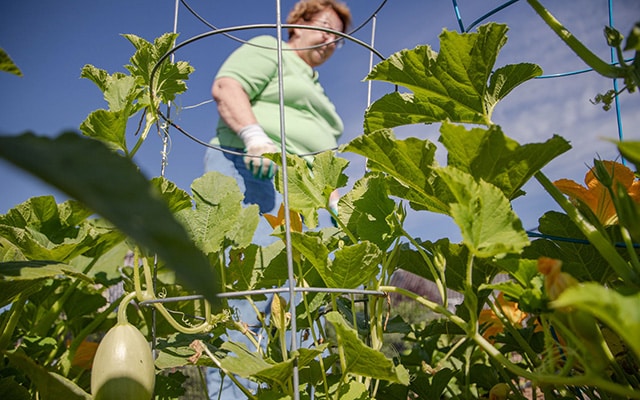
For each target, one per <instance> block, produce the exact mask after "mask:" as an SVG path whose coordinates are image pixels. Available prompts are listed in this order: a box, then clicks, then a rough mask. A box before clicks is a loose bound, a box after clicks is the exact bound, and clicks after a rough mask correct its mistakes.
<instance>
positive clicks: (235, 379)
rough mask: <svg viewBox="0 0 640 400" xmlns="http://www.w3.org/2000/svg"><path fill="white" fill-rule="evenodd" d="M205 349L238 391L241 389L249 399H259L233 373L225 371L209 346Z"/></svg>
mask: <svg viewBox="0 0 640 400" xmlns="http://www.w3.org/2000/svg"><path fill="white" fill-rule="evenodd" d="M203 347H204V352H205V353H207V355H208V356H209V358H210V359H211V361H213V363H214V364H215V365H216V366H217V367H218V368H219V369H220V370H221V371H222V372H223V373H224V374H225V375H226V376H228V377H229V379H231V380H232V381H233V383H235V384H236V386H237V387H238V389H240V390H241V391H242V393H244V395H245V396H247V398H248V399H251V400H257V399H258V398H257V397H256V396H254V395H253V393H251V392H250V391H249V389H247V388H246V387H244V385H243V384H241V383H240V382H239V381H238V378H236V377H235V376H234V375H233V374H232V373H230V372H229V371H227V370H226V369H224V368H223V367H222V363H220V360H218V358H217V357H216V356H214V355H213V353H211V351H209V348H208V347H207V346H203Z"/></svg>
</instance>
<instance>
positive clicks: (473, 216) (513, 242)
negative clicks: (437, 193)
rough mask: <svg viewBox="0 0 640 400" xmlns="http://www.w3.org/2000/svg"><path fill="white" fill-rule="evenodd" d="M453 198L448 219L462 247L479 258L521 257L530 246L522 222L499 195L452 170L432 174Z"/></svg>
mask: <svg viewBox="0 0 640 400" xmlns="http://www.w3.org/2000/svg"><path fill="white" fill-rule="evenodd" d="M435 171H436V172H437V173H438V175H439V176H440V178H442V180H443V181H444V182H445V184H446V185H447V186H448V188H449V190H450V191H451V193H452V194H453V196H454V197H455V201H454V202H452V203H450V204H449V209H450V215H451V217H452V218H453V219H454V221H455V222H456V224H457V225H458V227H460V231H461V234H462V241H463V243H464V244H465V245H466V246H467V247H468V248H469V250H470V251H471V252H472V253H473V254H474V255H476V256H477V257H480V258H487V257H493V256H497V255H499V254H504V253H516V254H517V253H520V252H521V251H522V249H523V248H524V247H525V246H527V245H528V244H529V239H528V237H527V234H526V232H525V231H524V229H522V222H521V221H520V219H519V218H518V216H517V215H516V214H515V213H514V212H513V210H512V209H511V204H510V203H509V200H508V199H507V198H506V197H505V196H504V194H503V193H502V191H501V190H500V189H498V188H497V187H495V186H494V185H492V184H490V183H487V182H485V181H483V180H480V181H476V180H475V179H474V178H473V177H472V176H471V175H469V174H467V173H465V172H463V171H460V170H459V169H456V168H453V167H440V168H437V169H436V170H435Z"/></svg>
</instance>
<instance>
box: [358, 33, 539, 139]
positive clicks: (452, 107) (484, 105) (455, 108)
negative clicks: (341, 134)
mask: <svg viewBox="0 0 640 400" xmlns="http://www.w3.org/2000/svg"><path fill="white" fill-rule="evenodd" d="M506 32H507V26H506V25H501V24H495V23H490V24H487V25H483V26H481V27H479V28H478V33H462V34H461V33H457V32H453V31H443V33H442V34H441V35H440V52H439V53H436V52H434V51H433V50H432V49H431V48H430V47H429V46H418V47H416V48H415V49H413V50H402V51H400V52H398V53H396V54H394V55H392V56H391V57H389V58H388V59H386V60H384V61H382V62H380V63H379V64H378V65H377V66H376V67H375V68H374V69H373V70H372V71H371V73H369V75H368V76H367V79H369V80H382V81H387V82H391V83H394V84H396V85H400V86H404V87H406V88H408V89H409V90H411V91H413V93H412V94H408V93H402V94H401V93H397V92H396V93H392V94H388V95H386V96H384V97H383V98H381V99H380V100H378V101H376V102H374V103H373V104H372V105H371V107H369V109H368V110H367V112H366V114H365V132H374V131H376V130H378V129H382V128H391V127H394V126H400V125H406V124H413V123H432V122H440V121H445V120H449V121H452V122H462V123H474V124H484V125H491V124H492V123H491V114H492V112H493V109H494V107H495V106H496V104H497V102H498V101H500V100H501V99H502V98H504V96H506V95H507V94H508V93H509V92H511V90H513V89H514V88H515V87H516V86H518V85H520V84H521V83H523V82H525V81H527V80H530V79H532V78H534V77H536V76H538V75H540V74H542V70H541V69H540V67H538V66H537V65H533V64H525V63H523V64H517V65H508V66H505V67H502V68H498V69H495V71H494V64H495V61H496V58H497V56H498V53H499V51H500V49H501V48H502V46H504V44H505V43H506V40H507V37H506ZM492 71H494V72H493V73H492ZM487 82H488V84H487Z"/></svg>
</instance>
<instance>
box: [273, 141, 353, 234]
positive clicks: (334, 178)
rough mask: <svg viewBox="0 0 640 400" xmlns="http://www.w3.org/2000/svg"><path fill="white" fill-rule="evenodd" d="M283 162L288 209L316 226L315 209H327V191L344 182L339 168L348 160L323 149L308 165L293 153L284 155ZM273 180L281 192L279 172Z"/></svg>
mask: <svg viewBox="0 0 640 400" xmlns="http://www.w3.org/2000/svg"><path fill="white" fill-rule="evenodd" d="M274 158H276V159H279V157H277V156H276V157H274ZM287 164H288V168H287V183H288V192H289V208H290V209H291V210H294V211H297V212H299V213H300V214H301V215H302V217H303V218H304V223H305V225H307V226H308V227H309V228H311V229H313V228H315V227H316V226H317V225H318V212H317V210H318V209H320V208H325V209H326V208H328V204H329V197H330V195H331V192H333V191H334V190H335V189H338V188H340V187H342V186H344V185H345V184H346V183H347V176H346V175H345V174H344V173H343V172H342V171H344V169H345V168H346V167H347V164H348V161H347V160H345V159H343V158H338V157H335V155H334V154H333V152H331V151H326V152H323V153H320V154H318V155H317V156H315V157H314V159H313V164H312V165H311V168H309V165H308V164H307V162H306V161H305V160H304V159H303V158H301V157H297V156H295V155H291V156H288V157H287ZM275 183H276V189H277V190H278V191H279V192H280V193H283V192H284V189H283V183H282V174H281V172H280V171H278V174H277V176H276V180H275Z"/></svg>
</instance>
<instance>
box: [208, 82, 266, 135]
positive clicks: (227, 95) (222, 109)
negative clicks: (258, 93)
mask: <svg viewBox="0 0 640 400" xmlns="http://www.w3.org/2000/svg"><path fill="white" fill-rule="evenodd" d="M211 94H212V95H213V99H214V100H215V101H216V103H217V104H218V113H219V114H220V118H222V120H223V121H224V122H225V123H226V124H227V126H228V127H229V128H231V130H233V131H234V132H238V131H240V129H242V128H244V127H245V126H248V125H253V124H257V123H258V121H257V120H256V117H255V115H254V114H253V111H252V110H251V102H250V101H249V96H248V95H247V93H246V92H245V91H244V89H243V88H242V85H241V84H240V82H238V81H237V80H235V79H233V78H229V77H224V76H223V77H221V78H218V79H216V80H215V81H214V82H213V86H212V87H211Z"/></svg>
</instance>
